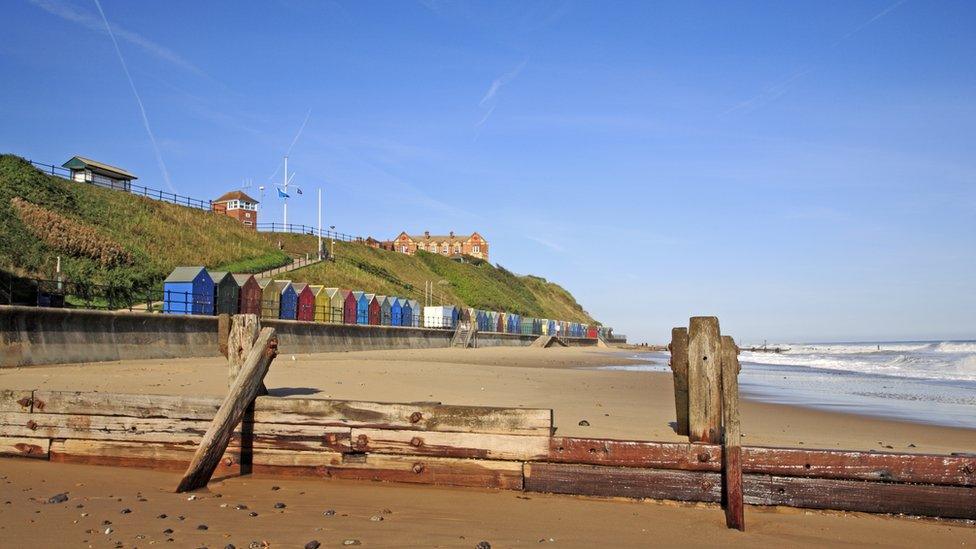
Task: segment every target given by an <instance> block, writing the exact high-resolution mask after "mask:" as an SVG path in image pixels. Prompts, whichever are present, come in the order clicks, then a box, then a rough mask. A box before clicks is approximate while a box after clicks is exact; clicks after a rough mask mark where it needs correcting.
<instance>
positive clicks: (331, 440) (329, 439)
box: [325, 433, 338, 444]
mask: <svg viewBox="0 0 976 549" xmlns="http://www.w3.org/2000/svg"><path fill="white" fill-rule="evenodd" d="M337 440H338V437H337V436H336V434H335V433H328V434H326V435H325V442H326V444H335V443H336V441H337Z"/></svg>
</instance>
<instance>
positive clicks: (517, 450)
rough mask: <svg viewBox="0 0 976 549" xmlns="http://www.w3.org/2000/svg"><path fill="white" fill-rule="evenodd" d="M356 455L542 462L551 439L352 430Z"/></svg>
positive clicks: (386, 430) (476, 434)
mask: <svg viewBox="0 0 976 549" xmlns="http://www.w3.org/2000/svg"><path fill="white" fill-rule="evenodd" d="M352 446H353V449H354V450H355V451H357V452H368V453H377V454H401V455H415V456H440V457H456V458H477V459H501V460H516V461H518V460H523V461H524V460H543V459H546V458H547V457H548V455H549V437H547V436H523V435H496V434H485V433H442V432H436V431H409V430H406V431H399V430H389V429H359V428H353V429H352Z"/></svg>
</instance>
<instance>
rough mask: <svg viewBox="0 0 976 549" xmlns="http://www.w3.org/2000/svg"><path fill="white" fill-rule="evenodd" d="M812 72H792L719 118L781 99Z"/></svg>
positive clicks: (873, 19)
mask: <svg viewBox="0 0 976 549" xmlns="http://www.w3.org/2000/svg"><path fill="white" fill-rule="evenodd" d="M907 1H908V0H898V1H897V2H895V3H893V4H891V5H889V6H888V7H886V8H885V9H883V10H881V11H879V12H878V13H876V14H874V15H873V16H871V17H870V18H869V19H868V20H866V21H865V22H863V23H861V24H860V25H858V26H856V27H854V29H852V30H851V31H850V32H848V33H847V34H845V35H844V36H842V37H840V38H838V39H837V40H835V41H834V42H833V43H831V44H830V46H829V47H828V49H833V48H836V47H837V46H839V45H841V44H842V43H844V42H845V41H847V40H849V39H850V38H851V37H853V36H854V35H855V34H857V33H859V32H861V31H862V30H864V29H866V28H867V27H869V26H870V25H871V24H873V23H875V22H876V21H878V20H879V19H881V18H882V17H884V16H885V15H888V14H889V13H891V12H892V11H894V10H895V9H896V8H898V7H899V6H901V5H902V4H904V3H905V2H907ZM813 71H814V69H813V68H812V67H807V68H803V69H800V70H797V71H794V72H793V73H792V74H790V75H789V76H787V77H786V78H784V79H783V80H781V81H780V82H777V83H775V84H773V85H771V86H768V87H766V88H765V89H763V90H762V91H761V92H759V93H758V94H757V95H755V96H753V97H751V98H749V99H747V100H745V101H742V102H741V103H738V104H736V105H733V106H732V107H731V108H729V109H727V110H726V111H725V112H723V113H722V114H721V115H720V116H723V117H724V116H728V115H729V114H732V113H734V112H737V111H742V110H746V111H751V110H753V109H757V108H759V107H761V106H762V105H765V104H767V103H770V102H772V101H775V100H776V99H779V98H780V97H782V96H783V95H785V94H786V93H787V92H788V91H790V89H792V88H793V87H794V85H796V83H797V82H799V81H800V80H802V79H803V77H805V76H807V75H808V74H810V73H812V72H813Z"/></svg>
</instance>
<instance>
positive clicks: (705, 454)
mask: <svg viewBox="0 0 976 549" xmlns="http://www.w3.org/2000/svg"><path fill="white" fill-rule="evenodd" d="M710 459H712V456H711V455H709V453H708V452H699V453H698V461H700V462H702V463H708V460H710Z"/></svg>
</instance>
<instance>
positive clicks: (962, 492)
mask: <svg viewBox="0 0 976 549" xmlns="http://www.w3.org/2000/svg"><path fill="white" fill-rule="evenodd" d="M743 481H744V482H743V488H744V492H745V501H746V503H749V504H753V505H787V506H790V507H805V508H811V509H834V510H839V511H861V512H865V513H893V514H905V515H917V516H928V517H942V518H957V519H976V488H972V487H962V486H932V485H924V484H894V483H888V482H864V481H855V480H835V479H816V478H798V477H775V476H767V475H745V477H744V479H743Z"/></svg>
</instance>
